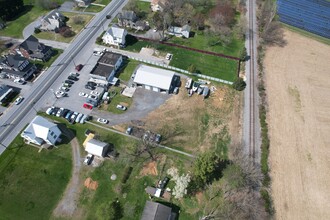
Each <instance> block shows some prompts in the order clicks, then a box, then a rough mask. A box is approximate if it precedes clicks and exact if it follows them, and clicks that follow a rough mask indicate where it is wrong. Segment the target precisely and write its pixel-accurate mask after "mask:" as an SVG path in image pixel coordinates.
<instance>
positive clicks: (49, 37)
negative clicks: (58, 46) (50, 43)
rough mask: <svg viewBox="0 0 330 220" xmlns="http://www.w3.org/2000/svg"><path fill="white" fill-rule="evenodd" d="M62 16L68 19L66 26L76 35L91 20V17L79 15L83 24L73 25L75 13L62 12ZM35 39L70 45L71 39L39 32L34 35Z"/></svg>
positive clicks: (51, 33) (52, 33)
mask: <svg viewBox="0 0 330 220" xmlns="http://www.w3.org/2000/svg"><path fill="white" fill-rule="evenodd" d="M63 15H65V16H66V17H68V18H69V20H68V22H67V26H69V27H71V28H72V30H73V31H74V32H75V33H76V35H77V34H78V33H79V32H80V31H81V30H82V29H83V28H84V27H85V25H86V24H87V23H88V22H89V21H90V20H91V19H92V18H93V16H92V15H86V14H80V15H79V16H80V17H82V18H83V20H84V22H83V23H82V24H75V23H74V22H73V19H72V18H73V17H74V16H77V14H76V13H69V12H64V13H63ZM34 35H35V36H36V37H37V38H42V39H47V40H54V41H60V42H64V43H70V42H71V41H72V39H73V38H75V36H76V35H75V36H73V37H63V36H62V35H60V34H56V33H54V32H40V33H38V34H34Z"/></svg>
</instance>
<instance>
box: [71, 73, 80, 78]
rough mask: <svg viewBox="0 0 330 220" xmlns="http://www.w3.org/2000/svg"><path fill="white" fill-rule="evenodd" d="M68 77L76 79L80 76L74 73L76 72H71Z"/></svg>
mask: <svg viewBox="0 0 330 220" xmlns="http://www.w3.org/2000/svg"><path fill="white" fill-rule="evenodd" d="M69 76H74V77H78V76H80V74H79V73H76V72H71V73H70V74H69Z"/></svg>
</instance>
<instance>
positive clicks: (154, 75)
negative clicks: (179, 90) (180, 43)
mask: <svg viewBox="0 0 330 220" xmlns="http://www.w3.org/2000/svg"><path fill="white" fill-rule="evenodd" d="M174 75H175V72H173V71H170V70H164V69H160V68H155V67H151V66H146V65H140V66H139V67H138V68H137V69H136V72H135V77H134V83H135V84H136V86H137V87H139V86H142V87H144V88H145V89H147V90H152V91H155V92H166V93H169V91H170V90H171V87H172V82H173V77H174Z"/></svg>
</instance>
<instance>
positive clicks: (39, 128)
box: [21, 116, 62, 145]
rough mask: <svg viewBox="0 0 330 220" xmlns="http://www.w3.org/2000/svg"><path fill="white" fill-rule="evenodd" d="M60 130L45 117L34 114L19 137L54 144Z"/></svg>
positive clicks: (28, 140) (37, 142)
mask: <svg viewBox="0 0 330 220" xmlns="http://www.w3.org/2000/svg"><path fill="white" fill-rule="evenodd" d="M61 134H62V132H61V130H60V129H59V128H58V127H57V125H56V124H54V123H52V122H50V121H48V120H47V119H45V118H43V117H41V116H36V117H35V118H34V119H33V120H32V121H31V123H30V124H29V125H28V126H27V127H26V128H25V130H24V131H23V132H22V133H21V137H22V138H24V139H25V140H26V141H27V142H29V143H33V144H37V145H42V144H44V143H47V144H49V145H55V144H56V142H58V141H59V140H60V135H61Z"/></svg>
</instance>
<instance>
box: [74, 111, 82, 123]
mask: <svg viewBox="0 0 330 220" xmlns="http://www.w3.org/2000/svg"><path fill="white" fill-rule="evenodd" d="M83 115H84V114H82V113H79V114H78V116H77V117H76V123H79V122H80V120H81V118H82V116H83Z"/></svg>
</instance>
